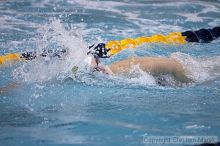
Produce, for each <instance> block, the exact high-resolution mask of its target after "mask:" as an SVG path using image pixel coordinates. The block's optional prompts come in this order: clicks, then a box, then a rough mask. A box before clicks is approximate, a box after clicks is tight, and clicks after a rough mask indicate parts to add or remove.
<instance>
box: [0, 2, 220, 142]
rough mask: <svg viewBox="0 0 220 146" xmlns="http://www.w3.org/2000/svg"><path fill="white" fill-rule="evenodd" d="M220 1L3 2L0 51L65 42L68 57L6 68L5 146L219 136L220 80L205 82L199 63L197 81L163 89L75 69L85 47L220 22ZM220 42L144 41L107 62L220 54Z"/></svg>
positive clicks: (1, 115) (142, 80)
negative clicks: (13, 86)
mask: <svg viewBox="0 0 220 146" xmlns="http://www.w3.org/2000/svg"><path fill="white" fill-rule="evenodd" d="M219 2H220V1H218V0H216V1H214V0H213V1H211V0H210V1H193V2H192V1H181V2H173V1H169V0H168V1H153V0H149V1H142V0H138V1H132V0H123V1H120V2H118V1H108V0H105V1H86V0H57V1H53V0H31V1H28V0H26V1H24V0H20V1H15V0H11V1H1V2H0V24H1V27H0V54H6V53H11V52H26V51H33V50H35V51H39V52H40V51H42V50H43V49H62V48H65V49H69V50H71V56H69V57H68V58H65V59H63V60H57V59H51V60H45V59H41V60H40V59H37V60H34V61H32V62H21V63H18V64H14V65H12V66H10V67H1V68H0V74H1V76H0V86H4V85H6V84H8V83H11V82H17V83H18V84H19V85H18V87H17V88H16V89H13V90H11V91H10V92H6V93H1V94H0V131H1V132H0V145H2V146H6V145H13V146H15V145H111V146H112V145H118V146H120V145H121V146H124V145H132V146H137V145H138V146H139V145H145V144H146V143H144V141H143V138H144V137H147V136H220V131H219V129H220V122H219V121H220V114H219V113H220V109H219V104H220V99H219V98H220V77H216V78H214V79H213V78H210V76H211V75H210V74H206V76H205V77H204V78H200V77H199V75H200V74H199V71H197V70H196V68H195V73H197V74H196V75H198V82H196V83H195V84H192V85H186V86H184V87H175V86H166V87H161V86H158V85H156V84H155V82H154V79H153V78H152V77H151V76H149V75H147V74H145V75H141V76H137V77H134V78H132V79H127V78H123V77H122V78H121V77H112V78H109V77H106V76H104V75H102V74H89V73H86V72H84V73H81V74H80V75H79V76H77V77H75V76H74V75H72V73H71V66H73V65H74V64H77V63H80V61H81V58H83V57H84V54H85V51H86V50H85V46H87V43H89V44H93V43H97V42H106V41H109V40H120V39H124V38H128V37H139V36H142V35H145V36H151V35H153V34H158V33H162V34H168V33H169V32H173V31H186V30H196V29H200V28H210V27H214V26H218V25H219V23H220V5H219ZM219 42H220V40H216V41H213V42H212V43H208V44H195V43H189V44H187V45H183V46H182V45H173V46H170V45H164V44H148V45H144V46H141V47H139V48H137V49H135V50H132V49H130V50H125V51H123V52H121V53H119V54H118V55H116V56H114V57H112V58H110V59H103V61H104V62H105V63H106V64H109V63H112V62H115V61H118V60H121V59H124V58H127V57H129V56H135V55H137V56H170V55H171V54H172V53H175V52H181V53H185V54H189V55H190V57H192V58H193V57H202V58H203V57H210V56H218V55H220V49H219V48H220V43H219ZM153 145H154V144H153ZM155 145H160V144H155ZM161 145H162V144H161ZM168 145H169V144H168ZM173 145H175V144H173Z"/></svg>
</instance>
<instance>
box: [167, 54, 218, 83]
mask: <svg viewBox="0 0 220 146" xmlns="http://www.w3.org/2000/svg"><path fill="white" fill-rule="evenodd" d="M171 57H172V58H175V59H176V60H178V61H179V62H180V63H181V64H182V65H183V67H184V69H185V71H186V75H187V76H188V77H189V78H191V79H193V80H194V81H195V82H196V83H202V82H204V81H208V80H211V79H214V78H217V77H218V76H220V63H219V62H220V56H213V57H192V56H190V55H188V54H184V53H180V52H177V53H173V54H172V55H171Z"/></svg>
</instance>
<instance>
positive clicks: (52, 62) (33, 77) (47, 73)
mask: <svg viewBox="0 0 220 146" xmlns="http://www.w3.org/2000/svg"><path fill="white" fill-rule="evenodd" d="M38 31H39V38H36V40H35V41H36V46H37V52H39V53H40V52H42V51H43V49H44V50H54V49H59V48H61V49H66V50H67V53H66V55H65V56H62V58H61V59H58V58H57V57H56V58H50V57H45V58H43V57H39V58H37V59H35V60H33V61H31V62H26V63H24V64H23V65H22V66H20V67H18V68H17V69H15V71H14V73H13V74H14V78H15V79H19V80H23V81H26V82H33V81H37V82H42V81H48V80H51V79H53V78H56V79H60V78H61V79H65V78H66V77H68V76H71V73H72V71H71V70H72V67H73V66H77V67H78V68H79V70H83V69H84V67H85V63H84V62H83V61H82V60H84V59H85V58H86V57H87V56H86V48H87V46H86V45H85V42H84V41H83V38H82V36H81V34H80V33H79V31H78V30H75V29H72V27H70V28H69V29H68V30H67V29H66V28H65V27H64V25H63V24H62V23H61V22H60V21H59V20H54V21H52V22H51V23H50V24H48V25H45V26H42V27H41V28H39V30H38Z"/></svg>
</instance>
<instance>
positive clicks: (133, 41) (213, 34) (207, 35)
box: [0, 27, 220, 65]
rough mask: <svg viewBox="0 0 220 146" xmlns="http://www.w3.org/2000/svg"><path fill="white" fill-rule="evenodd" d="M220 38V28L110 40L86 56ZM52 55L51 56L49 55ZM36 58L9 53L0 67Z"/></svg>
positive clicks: (45, 53)
mask: <svg viewBox="0 0 220 146" xmlns="http://www.w3.org/2000/svg"><path fill="white" fill-rule="evenodd" d="M219 37H220V27H214V28H212V29H200V30H197V31H185V32H172V33H170V34H168V35H162V34H156V35H153V36H151V37H147V36H142V37H138V38H126V39H123V40H112V41H109V42H107V43H99V44H97V45H95V44H94V45H92V46H89V51H88V53H87V54H92V55H94V56H95V57H99V58H109V57H111V56H113V55H116V54H117V53H119V52H120V51H122V50H125V49H127V48H136V47H138V46H141V45H143V44H147V43H165V44H170V45H171V44H181V45H184V44H186V43H187V42H200V43H209V42H211V41H213V40H215V39H217V38H219ZM66 52H67V51H66V50H59V51H52V50H47V51H43V53H41V54H39V55H38V56H43V57H45V56H48V55H50V56H57V57H61V56H62V54H64V53H66ZM51 54H52V55H51ZM36 57H37V54H36V52H26V53H22V54H20V53H9V54H7V55H3V56H0V65H1V64H4V63H5V62H7V61H17V60H32V59H34V58H36Z"/></svg>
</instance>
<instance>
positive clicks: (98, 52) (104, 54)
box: [87, 43, 111, 58]
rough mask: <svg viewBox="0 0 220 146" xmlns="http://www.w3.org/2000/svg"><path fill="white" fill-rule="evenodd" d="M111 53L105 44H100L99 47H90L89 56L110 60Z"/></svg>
mask: <svg viewBox="0 0 220 146" xmlns="http://www.w3.org/2000/svg"><path fill="white" fill-rule="evenodd" d="M109 51H110V49H107V48H106V47H105V44H104V43H99V44H98V45H95V44H93V45H92V46H89V51H88V52H87V55H88V54H92V55H93V56H94V57H95V58H109V57H110V56H111V55H110V54H109Z"/></svg>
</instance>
